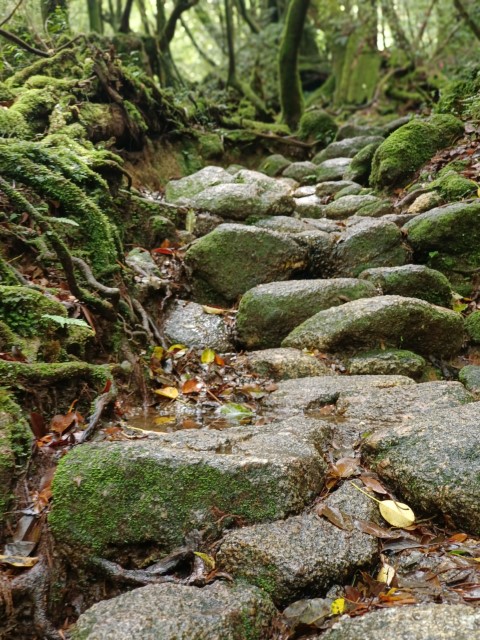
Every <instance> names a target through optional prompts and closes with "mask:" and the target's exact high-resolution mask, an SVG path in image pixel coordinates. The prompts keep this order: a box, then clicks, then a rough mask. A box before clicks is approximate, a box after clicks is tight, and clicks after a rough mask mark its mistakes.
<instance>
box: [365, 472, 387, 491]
mask: <svg viewBox="0 0 480 640" xmlns="http://www.w3.org/2000/svg"><path fill="white" fill-rule="evenodd" d="M360 480H361V481H362V482H363V484H364V485H365V486H366V487H367V489H371V490H372V491H375V492H376V493H382V494H384V495H386V494H388V491H387V490H386V489H385V488H384V487H383V485H382V484H381V483H380V482H379V481H378V480H377V479H376V478H372V477H371V476H366V475H361V476H360Z"/></svg>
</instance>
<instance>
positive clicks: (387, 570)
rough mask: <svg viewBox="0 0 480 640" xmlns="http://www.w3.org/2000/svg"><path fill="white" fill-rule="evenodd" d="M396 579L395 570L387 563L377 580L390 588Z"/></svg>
mask: <svg viewBox="0 0 480 640" xmlns="http://www.w3.org/2000/svg"><path fill="white" fill-rule="evenodd" d="M394 577H395V569H394V568H393V567H392V565H390V564H387V563H386V562H385V563H384V564H383V566H382V568H381V569H380V571H379V572H378V575H377V580H378V582H384V583H385V584H386V585H388V586H390V585H391V584H392V580H393V579H394Z"/></svg>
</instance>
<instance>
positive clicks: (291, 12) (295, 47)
mask: <svg viewBox="0 0 480 640" xmlns="http://www.w3.org/2000/svg"><path fill="white" fill-rule="evenodd" d="M309 4H310V0H290V6H289V8H288V12H287V18H286V22H285V28H284V31H283V35H282V41H281V43H280V51H279V56H278V66H279V80H280V87H279V94H280V106H281V109H282V120H283V122H285V123H286V124H288V126H289V127H290V128H291V129H292V130H293V129H295V128H296V127H297V125H298V121H299V120H300V116H301V115H302V113H303V92H302V85H301V82H300V73H299V70H298V52H299V49H300V42H301V39H302V32H303V27H304V25H305V19H306V17H307V11H308V7H309Z"/></svg>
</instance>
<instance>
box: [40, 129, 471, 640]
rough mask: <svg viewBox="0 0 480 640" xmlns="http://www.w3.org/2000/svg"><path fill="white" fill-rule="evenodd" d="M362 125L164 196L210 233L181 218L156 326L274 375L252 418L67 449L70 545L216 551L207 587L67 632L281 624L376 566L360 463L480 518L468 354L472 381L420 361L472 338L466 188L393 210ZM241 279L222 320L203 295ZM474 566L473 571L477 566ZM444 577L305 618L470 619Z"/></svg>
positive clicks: (432, 625)
mask: <svg viewBox="0 0 480 640" xmlns="http://www.w3.org/2000/svg"><path fill="white" fill-rule="evenodd" d="M407 126H408V125H407ZM367 133H368V132H367ZM374 133H375V135H373V136H372V135H361V136H357V137H352V138H346V139H345V138H344V139H341V140H339V141H337V142H334V143H332V144H331V145H330V146H329V147H327V148H326V149H324V150H323V151H322V152H320V153H319V154H317V156H315V157H314V158H313V160H312V162H295V163H290V162H288V161H286V160H285V159H284V158H283V159H282V158H281V157H280V158H279V157H278V156H275V157H272V158H271V159H270V160H269V162H267V163H265V166H266V167H269V171H268V172H269V173H270V174H271V175H276V173H277V172H280V173H281V174H282V175H281V176H278V175H277V177H270V176H268V175H265V174H264V173H260V172H255V171H250V170H246V169H239V168H238V167H233V168H231V169H227V170H225V169H221V168H218V167H206V168H205V169H202V170H201V171H199V172H198V173H196V174H194V175H192V176H189V177H187V178H183V179H181V180H177V181H172V182H171V183H170V184H169V185H168V186H167V189H166V198H167V200H168V201H169V202H171V203H172V204H177V205H179V206H182V207H185V206H187V207H190V208H192V209H193V210H195V211H196V212H197V214H198V215H197V221H201V224H202V229H204V231H203V232H202V231H200V227H199V226H198V225H197V223H195V224H194V226H193V234H195V237H198V239H197V240H196V241H195V242H194V243H193V244H192V245H191V247H190V248H189V249H188V251H187V252H186V255H185V264H186V267H187V269H188V270H189V278H190V282H191V286H192V300H191V301H177V302H176V303H175V304H174V305H173V306H172V307H171V310H170V311H169V315H168V316H167V318H166V321H165V334H166V335H167V336H168V339H169V340H170V341H171V342H172V343H173V342H181V343H184V344H187V345H189V346H194V347H197V348H206V347H213V348H215V349H216V350H217V351H221V352H222V351H223V352H226V351H229V350H232V349H234V348H235V347H237V349H241V348H245V349H247V354H246V356H245V358H246V361H247V362H248V366H249V367H250V368H251V370H252V371H255V372H258V373H259V374H260V375H266V376H268V377H272V378H273V379H275V380H277V385H278V388H277V389H276V390H275V391H274V392H273V393H271V394H270V395H269V396H268V397H267V398H266V399H265V401H264V411H265V414H264V418H265V419H264V421H263V423H262V424H259V425H249V426H236V427H231V428H230V429H227V430H224V431H213V430H208V429H207V430H200V431H176V432H174V433H167V434H158V435H156V436H152V437H150V438H149V439H148V440H142V441H131V442H117V443H116V442H98V443H93V444H85V445H83V446H81V447H77V448H75V449H73V450H72V451H71V452H70V453H69V454H68V455H67V456H66V457H65V458H64V459H63V460H62V462H61V463H60V465H59V468H58V471H57V474H56V477H55V481H54V507H53V510H52V513H51V515H50V527H51V529H52V532H53V534H54V536H56V538H57V539H58V540H59V542H61V544H62V545H63V546H64V547H67V548H68V546H70V547H71V548H75V549H76V550H77V553H78V549H79V548H80V549H82V553H84V554H85V557H86V558H91V559H92V560H93V559H95V558H103V559H107V560H113V561H118V558H120V557H125V553H126V552H127V555H128V549H134V548H136V549H141V548H142V547H145V548H150V546H154V547H155V549H156V550H157V551H161V552H162V553H164V554H169V553H171V552H172V551H175V550H176V549H177V548H178V547H181V545H182V544H183V543H184V539H185V536H187V537H188V535H189V534H191V533H192V532H193V531H198V530H201V531H202V532H203V536H204V538H203V539H204V540H205V541H207V542H208V544H207V542H206V543H205V545H206V546H205V548H203V547H201V548H200V547H199V548H198V549H197V550H198V551H203V552H205V551H207V552H209V553H213V552H215V555H216V570H217V571H218V572H219V574H218V578H219V579H218V580H216V581H214V582H212V583H211V584H207V585H206V586H204V587H198V586H192V585H187V584H178V583H172V584H151V585H149V586H145V587H141V588H137V589H134V590H133V591H131V592H128V593H125V594H123V595H121V596H118V597H117V598H114V599H112V600H109V601H105V602H101V603H99V604H96V605H94V606H93V607H92V608H91V609H89V610H88V611H86V612H85V613H83V614H82V615H81V616H80V619H79V621H78V624H77V626H76V628H75V630H74V632H73V636H72V637H73V638H74V639H76V640H80V639H82V640H87V639H88V640H100V639H103V638H113V637H114V638H117V639H119V640H121V639H122V638H127V637H128V638H129V639H132V640H148V639H149V638H152V639H153V638H162V639H165V640H170V639H171V640H173V639H174V638H175V639H180V638H182V639H186V640H187V639H188V640H195V639H197V638H198V639H205V640H217V639H218V640H226V639H232V640H233V639H238V640H242V639H247V638H248V639H249V640H254V639H256V638H258V639H264V638H265V639H266V638H280V637H282V636H281V635H278V634H279V633H280V632H279V631H278V624H279V623H278V620H279V618H278V615H279V611H282V610H283V609H285V607H287V606H289V605H292V603H294V602H295V601H298V600H300V599H312V603H315V602H318V599H319V598H320V599H325V598H327V600H326V602H327V603H331V602H333V600H334V599H335V598H337V597H344V596H345V591H344V590H343V587H344V586H345V585H351V584H352V579H353V578H354V576H357V577H358V576H359V575H360V573H359V572H360V571H365V572H370V574H371V575H375V571H378V568H379V566H381V563H382V559H381V555H380V552H381V544H380V540H379V538H378V537H377V536H375V535H372V533H371V531H370V532H366V531H365V524H362V523H365V522H367V523H373V525H376V526H378V527H381V528H382V529H383V530H385V529H386V528H388V523H386V522H385V521H384V520H383V519H382V517H381V516H380V514H379V512H378V508H377V505H376V503H375V502H374V501H373V500H371V499H370V498H369V497H368V496H366V495H364V494H362V493H360V492H359V491H358V490H357V489H356V488H355V487H354V486H353V484H356V485H357V487H358V486H359V487H363V490H364V491H366V492H367V493H370V495H372V496H374V497H375V496H376V497H377V498H378V497H382V496H381V495H380V494H375V493H374V492H373V491H372V490H371V486H370V487H369V486H368V482H366V483H363V482H362V479H361V475H359V474H360V473H361V470H362V469H363V472H365V469H366V470H367V474H368V470H370V471H374V472H376V474H378V476H377V477H378V478H380V479H381V480H382V481H384V485H385V486H386V487H388V490H390V491H393V492H394V493H395V496H396V497H397V498H398V499H401V500H402V501H404V502H407V503H408V504H409V505H410V506H411V507H412V508H413V509H414V510H415V511H416V512H417V514H418V516H419V517H421V518H425V517H426V518H428V517H432V516H433V517H436V518H440V519H441V518H445V520H446V523H447V525H448V527H449V529H450V530H452V531H460V532H465V533H466V534H470V535H471V536H479V535H480V516H479V512H478V507H477V505H478V502H479V499H480V480H479V478H480V431H479V430H478V413H479V410H480V403H479V402H478V401H477V396H476V395H474V394H475V393H477V392H478V390H479V388H480V382H479V380H480V378H479V376H478V371H477V369H476V368H475V367H468V369H469V371H466V372H465V374H464V376H463V378H462V377H461V379H462V380H463V381H464V382H465V383H466V386H467V388H468V389H470V391H468V390H467V389H466V388H465V386H464V385H463V384H461V383H460V382H454V381H445V380H440V379H437V380H433V381H430V379H431V377H432V374H433V372H434V365H435V363H438V362H439V360H441V359H442V358H445V357H450V356H454V355H456V354H457V353H458V352H459V351H460V350H461V348H462V345H463V344H464V342H465V340H466V339H469V340H470V342H471V343H475V341H478V336H477V334H476V333H475V323H474V322H473V321H472V322H470V325H471V328H470V330H469V331H468V334H467V331H466V329H465V327H464V320H463V317H462V315H461V314H460V313H458V312H456V311H453V310H452V309H451V294H452V291H453V290H455V289H457V290H460V291H461V293H464V294H466V293H468V286H469V281H468V279H467V278H465V277H464V275H462V274H459V273H458V271H459V270H458V269H457V268H456V266H455V265H456V264H457V262H455V261H457V260H459V261H460V262H461V264H462V265H467V266H469V268H471V266H472V265H475V266H479V265H478V264H476V262H475V260H476V259H477V258H476V256H477V251H478V248H477V247H478V240H477V238H476V234H477V231H476V230H477V228H478V224H477V222H476V220H477V217H478V215H479V214H480V205H479V204H477V203H476V202H458V203H448V202H446V203H444V204H442V206H439V207H436V208H433V209H429V210H426V211H425V209H424V208H423V207H425V206H426V205H425V203H426V202H427V207H428V202H432V200H431V199H430V201H428V199H425V198H424V197H423V195H424V194H423V192H422V196H420V197H419V198H418V200H419V201H420V198H422V197H423V200H422V201H421V202H419V203H418V206H417V207H414V206H412V205H411V204H410V205H409V206H408V207H402V208H400V209H396V208H395V207H394V206H393V204H392V201H391V200H390V199H388V198H384V197H383V196H381V195H378V194H374V193H372V191H371V190H370V189H367V188H366V187H365V186H364V185H365V184H366V183H367V181H368V175H369V173H370V165H371V163H372V158H375V159H374V160H373V162H374V166H375V171H376V173H375V175H376V180H377V182H381V181H382V180H383V181H385V180H387V177H386V176H387V173H386V169H385V168H384V167H383V165H381V166H380V165H379V163H381V162H383V160H382V159H383V158H385V157H386V156H385V151H384V144H386V143H384V142H383V140H384V136H385V135H387V131H383V132H382V130H381V129H379V128H376V129H375V132H374ZM394 135H395V134H392V136H390V137H389V138H387V140H388V141H389V144H390V142H391V140H392V138H393V136H394ZM447 137H448V136H447ZM377 148H379V152H378V154H375V156H374V153H375V150H376V149H377ZM387 160H388V157H387ZM387 160H385V162H387ZM375 163H376V164H375ZM387 164H388V163H387ZM274 167H276V168H275V169H274ZM353 177H355V180H360V183H358V182H355V181H354V180H353V179H352V178H353ZM434 195H436V198H435V205H436V204H438V202H439V196H438V195H437V194H434ZM422 211H425V212H424V213H422ZM198 224H199V223H198ZM196 225H197V226H196ZM460 254H461V258H459V255H460ZM413 262H415V264H413ZM435 265H436V266H437V267H440V270H437V269H435V268H433V267H434V266H435ZM460 271H461V269H460ZM449 278H450V279H449ZM238 299H240V305H239V309H238V314H237V322H236V327H235V329H234V330H232V328H231V327H230V326H228V325H226V324H225V323H224V319H223V317H221V316H212V315H208V314H206V313H205V312H204V311H203V309H202V306H201V305H202V304H210V305H212V304H216V305H225V306H229V305H232V304H234V303H236V302H237V300H238ZM468 336H469V337H468ZM319 354H320V355H319ZM321 356H326V360H325V359H322V357H321ZM432 356H433V357H434V360H433V364H432V362H431V360H429V358H430V357H432ZM330 357H331V358H332V359H333V360H328V358H330ZM331 361H334V362H335V363H336V366H335V368H332V367H331V366H330V364H329V363H330V362H331ZM472 369H473V371H472ZM339 371H340V372H346V373H349V374H350V375H337V374H338V372H339ZM437 377H438V376H437ZM345 459H350V460H351V461H352V462H351V464H352V465H353V466H352V475H353V476H354V478H355V479H354V480H352V479H351V478H349V477H348V474H345V476H344V479H343V481H342V482H338V483H335V482H334V483H333V484H332V485H331V486H332V490H331V491H330V493H329V494H328V492H325V491H324V487H325V483H326V482H327V483H328V482H329V481H330V480H331V473H332V468H333V467H332V465H333V464H334V463H335V462H336V461H338V460H345ZM361 462H362V463H363V465H364V467H360V466H359V465H360V464H361ZM372 477H373V476H372ZM322 492H323V493H322ZM319 496H321V497H322V500H320V499H319ZM383 497H385V496H383ZM325 509H327V512H330V513H332V512H333V513H336V514H337V517H338V514H340V516H339V517H340V518H341V519H342V522H343V525H344V526H342V527H339V526H338V522H337V523H336V524H334V523H332V521H331V518H330V519H329V518H326V517H324V516H322V515H321V513H325V511H324V510H325ZM332 510H333V511H332ZM222 514H223V515H222ZM220 516H221V517H220ZM238 525H242V526H238ZM370 526H371V525H370ZM362 527H363V528H362ZM392 535H395V534H392ZM399 535H400V536H401V537H402V536H403V537H402V539H403V540H405V539H407V540H408V536H409V532H405V531H404V532H401V533H400V534H399ZM410 539H412V537H411V536H410ZM213 541H216V543H215V544H214V546H213V547H212V546H211V543H212V542H213ZM410 546H412V545H410ZM417 546H419V545H417ZM406 548H408V545H407V547H406ZM212 549H213V550H214V551H212ZM384 553H385V552H384ZM465 553H466V552H465ZM479 554H480V552H479ZM382 557H383V559H385V556H382ZM425 557H426V556H425V554H423V553H419V554H418V557H417V558H416V560H415V559H413V560H412V556H411V555H409V556H408V558H410V560H411V562H412V564H411V566H402V558H404V556H402V553H401V550H400V552H397V555H395V554H393V555H392V556H391V558H392V559H391V560H390V562H392V563H393V564H395V569H396V573H397V578H396V580H397V583H396V584H397V588H398V589H399V590H400V592H401V591H402V587H403V588H404V589H407V590H408V588H409V587H408V585H409V584H411V581H412V575H417V574H416V573H415V572H417V573H418V572H420V573H421V572H422V571H426V570H427V569H426V568H424V566H423V565H422V562H424V560H425ZM383 561H384V560H383ZM445 562H446V564H445V565H444V567H443V570H444V571H448V570H452V571H453V569H454V568H453V569H452V566H451V565H449V564H448V559H446V560H445ZM406 564H408V563H404V565H406ZM474 564H475V563H473V562H472V563H470V564H469V565H468V570H469V571H470V573H469V574H468V575H469V578H468V579H470V580H474V579H475V580H476V581H477V582H480V580H479V578H478V572H476V569H475V566H474ZM437 569H438V570H439V571H441V570H440V569H439V568H438V567H437ZM429 570H430V571H432V569H431V567H430V569H429ZM147 571H148V569H147ZM372 572H373V573H372ZM475 572H476V573H475ZM227 574H228V576H229V577H228V576H227ZM432 575H433V574H432ZM465 575H466V574H465ZM475 575H476V577H475ZM222 576H223V580H222V579H221V577H222ZM225 576H227V579H225ZM417 578H418V575H417ZM465 579H467V578H465ZM409 581H410V582H409ZM437 596H438V597H437V598H436V599H435V598H434V597H433V596H431V594H430V595H425V597H423V598H422V597H418V596H416V597H415V598H414V600H413V602H415V604H412V605H411V606H403V607H400V606H399V607H395V608H388V609H378V610H372V611H371V612H368V613H365V615H363V616H361V617H353V618H349V617H348V616H347V615H344V616H341V615H340V616H337V617H335V616H333V618H332V616H330V617H329V616H325V617H324V618H323V619H322V622H323V623H325V627H328V626H331V624H330V622H331V621H335V624H333V627H332V628H330V629H328V630H327V631H325V633H323V634H321V635H318V636H315V637H318V638H322V639H325V640H350V639H352V640H353V639H355V640H361V639H363V638H365V639H367V638H368V639H369V640H375V639H376V638H378V639H379V640H380V639H382V640H383V639H386V638H388V640H404V639H407V638H408V639H410V638H416V639H417V640H423V639H424V640H427V639H430V638H445V639H452V640H453V639H455V640H462V639H465V640H467V639H468V640H471V639H472V638H474V637H480V613H479V612H478V610H476V609H474V608H472V607H469V606H466V605H465V604H463V601H461V600H460V599H458V600H457V601H454V600H452V599H450V600H448V598H445V597H444V598H442V597H441V590H440V591H438V593H437ZM322 602H323V601H322ZM312 606H313V605H312ZM328 606H330V604H328ZM385 606H387V605H385ZM340 613H342V612H340ZM274 620H277V622H276V623H275V625H276V626H275V625H274V627H272V622H273V621H274ZM329 621H330V622H329ZM320 626H321V625H320ZM274 628H276V629H277V630H276V631H274ZM283 637H287V636H283Z"/></svg>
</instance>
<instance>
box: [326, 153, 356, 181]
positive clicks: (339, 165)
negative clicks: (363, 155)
mask: <svg viewBox="0 0 480 640" xmlns="http://www.w3.org/2000/svg"><path fill="white" fill-rule="evenodd" d="M351 162H352V160H351V158H332V159H331V160H324V162H321V163H320V164H319V165H318V168H317V182H327V181H328V182H330V181H331V180H343V177H344V175H345V173H346V172H347V170H348V167H349V166H350V164H351Z"/></svg>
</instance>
